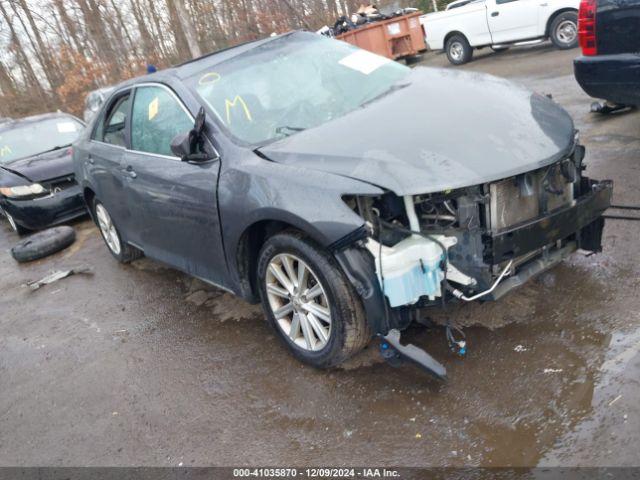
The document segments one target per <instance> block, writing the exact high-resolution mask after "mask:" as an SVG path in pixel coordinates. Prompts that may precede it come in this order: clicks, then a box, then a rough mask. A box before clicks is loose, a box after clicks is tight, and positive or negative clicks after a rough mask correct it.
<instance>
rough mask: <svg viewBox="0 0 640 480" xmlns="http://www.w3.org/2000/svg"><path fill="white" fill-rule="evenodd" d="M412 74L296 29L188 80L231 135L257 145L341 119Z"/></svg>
mask: <svg viewBox="0 0 640 480" xmlns="http://www.w3.org/2000/svg"><path fill="white" fill-rule="evenodd" d="M409 71H410V69H409V68H408V67H406V66H404V65H400V64H399V63H397V62H394V61H391V60H389V59H387V58H385V57H381V56H378V55H375V54H373V53H370V52H367V51H365V50H361V49H359V48H356V47H353V46H351V45H349V44H347V43H345V42H342V41H339V40H332V39H328V38H326V37H322V36H320V35H316V34H311V33H294V34H291V35H287V36H284V37H280V38H277V39H274V40H272V41H269V42H267V43H265V44H263V45H260V46H257V47H255V48H253V49H251V50H248V51H247V52H245V53H242V54H240V55H238V56H236V57H233V58H231V59H230V60H227V61H224V62H221V63H220V64H217V65H215V66H213V67H211V68H209V69H206V70H203V71H200V72H199V73H198V74H196V75H194V76H192V77H190V78H189V79H188V83H189V84H190V86H191V87H192V88H193V89H194V90H195V91H196V92H197V93H198V95H199V96H200V97H201V98H202V99H203V100H204V102H205V103H206V104H207V105H208V106H209V107H210V108H211V110H212V111H213V112H214V114H215V115H216V116H217V118H218V120H219V121H220V123H221V124H222V125H224V126H225V127H226V129H227V130H228V131H229V132H230V133H231V135H232V136H233V137H235V138H236V139H238V140H240V141H241V142H243V143H248V144H253V145H255V144H264V143H267V142H269V141H270V140H274V139H278V138H283V137H285V136H289V135H294V134H295V133H296V132H299V131H302V130H305V129H308V128H312V127H315V126H317V125H320V124H322V123H325V122H328V121H330V120H332V119H334V118H338V117H341V116H343V115H345V114H346V113H348V112H350V111H353V110H355V109H357V108H358V107H360V106H362V105H363V104H365V103H367V102H369V101H371V100H373V99H374V98H376V97H379V96H381V95H383V94H384V93H385V92H388V91H390V90H391V89H392V87H393V86H394V84H395V83H396V82H398V81H399V80H401V79H403V78H404V77H406V76H407V75H408V73H409Z"/></svg>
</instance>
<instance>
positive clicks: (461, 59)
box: [420, 0, 580, 65]
mask: <svg viewBox="0 0 640 480" xmlns="http://www.w3.org/2000/svg"><path fill="white" fill-rule="evenodd" d="M579 4H580V0H473V1H471V2H470V3H467V4H466V5H463V6H460V7H457V8H452V9H448V10H445V11H442V12H435V13H429V14H427V15H422V16H421V17H420V23H421V24H422V26H423V29H424V31H425V35H426V41H427V44H428V46H429V48H430V49H431V50H444V51H445V52H446V54H447V57H448V58H449V61H450V62H451V63H453V64H454V65H461V64H463V63H466V62H468V61H469V60H471V57H472V56H473V49H474V48H482V47H491V48H492V49H494V50H496V51H499V50H505V49H506V48H508V47H509V46H511V45H521V44H527V43H534V42H539V41H543V40H546V39H547V38H549V39H551V41H552V42H553V43H554V45H555V46H556V47H558V48H560V49H567V48H573V47H575V46H577V44H578V7H579Z"/></svg>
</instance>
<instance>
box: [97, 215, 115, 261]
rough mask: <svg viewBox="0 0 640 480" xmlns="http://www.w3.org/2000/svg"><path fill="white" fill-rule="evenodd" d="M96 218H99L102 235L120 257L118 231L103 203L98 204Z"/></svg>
mask: <svg viewBox="0 0 640 480" xmlns="http://www.w3.org/2000/svg"><path fill="white" fill-rule="evenodd" d="M96 217H98V226H99V227H100V233H102V236H103V238H104V240H105V242H107V246H108V247H109V248H110V249H111V251H112V252H113V253H114V254H115V255H120V238H119V237H118V231H117V230H116V227H115V225H114V224H113V221H112V220H111V216H110V215H109V212H107V209H106V208H104V206H103V205H102V204H101V203H98V204H96Z"/></svg>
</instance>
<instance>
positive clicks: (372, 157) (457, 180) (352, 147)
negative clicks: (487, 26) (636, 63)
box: [259, 68, 575, 195]
mask: <svg viewBox="0 0 640 480" xmlns="http://www.w3.org/2000/svg"><path fill="white" fill-rule="evenodd" d="M574 142H575V133H574V126H573V121H572V119H571V117H570V116H569V114H568V113H567V112H566V111H565V110H564V109H562V108H561V107H560V106H558V105H557V104H556V103H555V102H553V101H552V100H551V99H549V98H547V97H546V96H543V95H540V94H536V93H532V92H530V91H528V90H526V89H524V88H522V87H519V86H517V85H514V84H512V83H510V82H508V81H506V80H504V79H500V78H497V77H493V76H490V75H485V74H480V73H475V72H462V71H454V70H449V69H434V68H416V69H414V70H412V72H411V73H410V74H409V76H408V77H407V78H405V79H404V80H403V81H402V82H400V84H399V86H398V88H395V89H393V90H392V91H390V93H388V94H387V95H385V96H382V97H381V98H379V99H377V100H375V101H372V102H370V103H368V104H366V105H365V106H363V107H361V108H359V109H357V110H355V111H353V112H350V113H349V114H347V115H345V116H343V117H341V118H337V119H334V120H332V121H330V122H327V123H325V124H322V125H320V126H318V127H315V128H311V129H308V130H305V131H302V132H299V133H297V134H295V135H292V136H290V137H286V138H284V139H281V140H278V141H276V142H273V143H271V144H268V145H266V146H263V147H261V148H260V149H259V151H260V152H261V153H262V154H263V155H265V156H266V157H267V158H269V159H270V160H272V161H275V162H281V163H291V164H295V165H297V166H303V167H305V168H311V169H315V170H321V171H325V172H328V173H334V174H339V175H343V176H347V177H351V178H355V179H358V180H362V181H365V182H368V183H371V184H374V185H377V186H379V187H382V188H386V189H388V190H391V191H393V192H395V193H396V194H398V195H415V194H419V193H431V192H438V191H444V190H448V189H453V188H460V187H466V186H470V185H477V184H481V183H485V182H489V181H493V180H497V179H501V178H506V177H509V176H512V175H516V174H519V173H523V172H526V171H530V170H534V169H536V168H539V167H542V166H545V165H548V164H550V163H553V162H555V161H557V160H559V159H561V158H562V157H563V156H566V155H567V154H569V153H570V152H571V150H572V148H573V147H574Z"/></svg>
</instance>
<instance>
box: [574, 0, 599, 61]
mask: <svg viewBox="0 0 640 480" xmlns="http://www.w3.org/2000/svg"><path fill="white" fill-rule="evenodd" d="M596 8H597V0H582V1H581V2H580V10H579V12H578V39H579V41H580V48H582V54H583V55H589V56H591V55H597V54H598V47H597V45H596Z"/></svg>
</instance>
